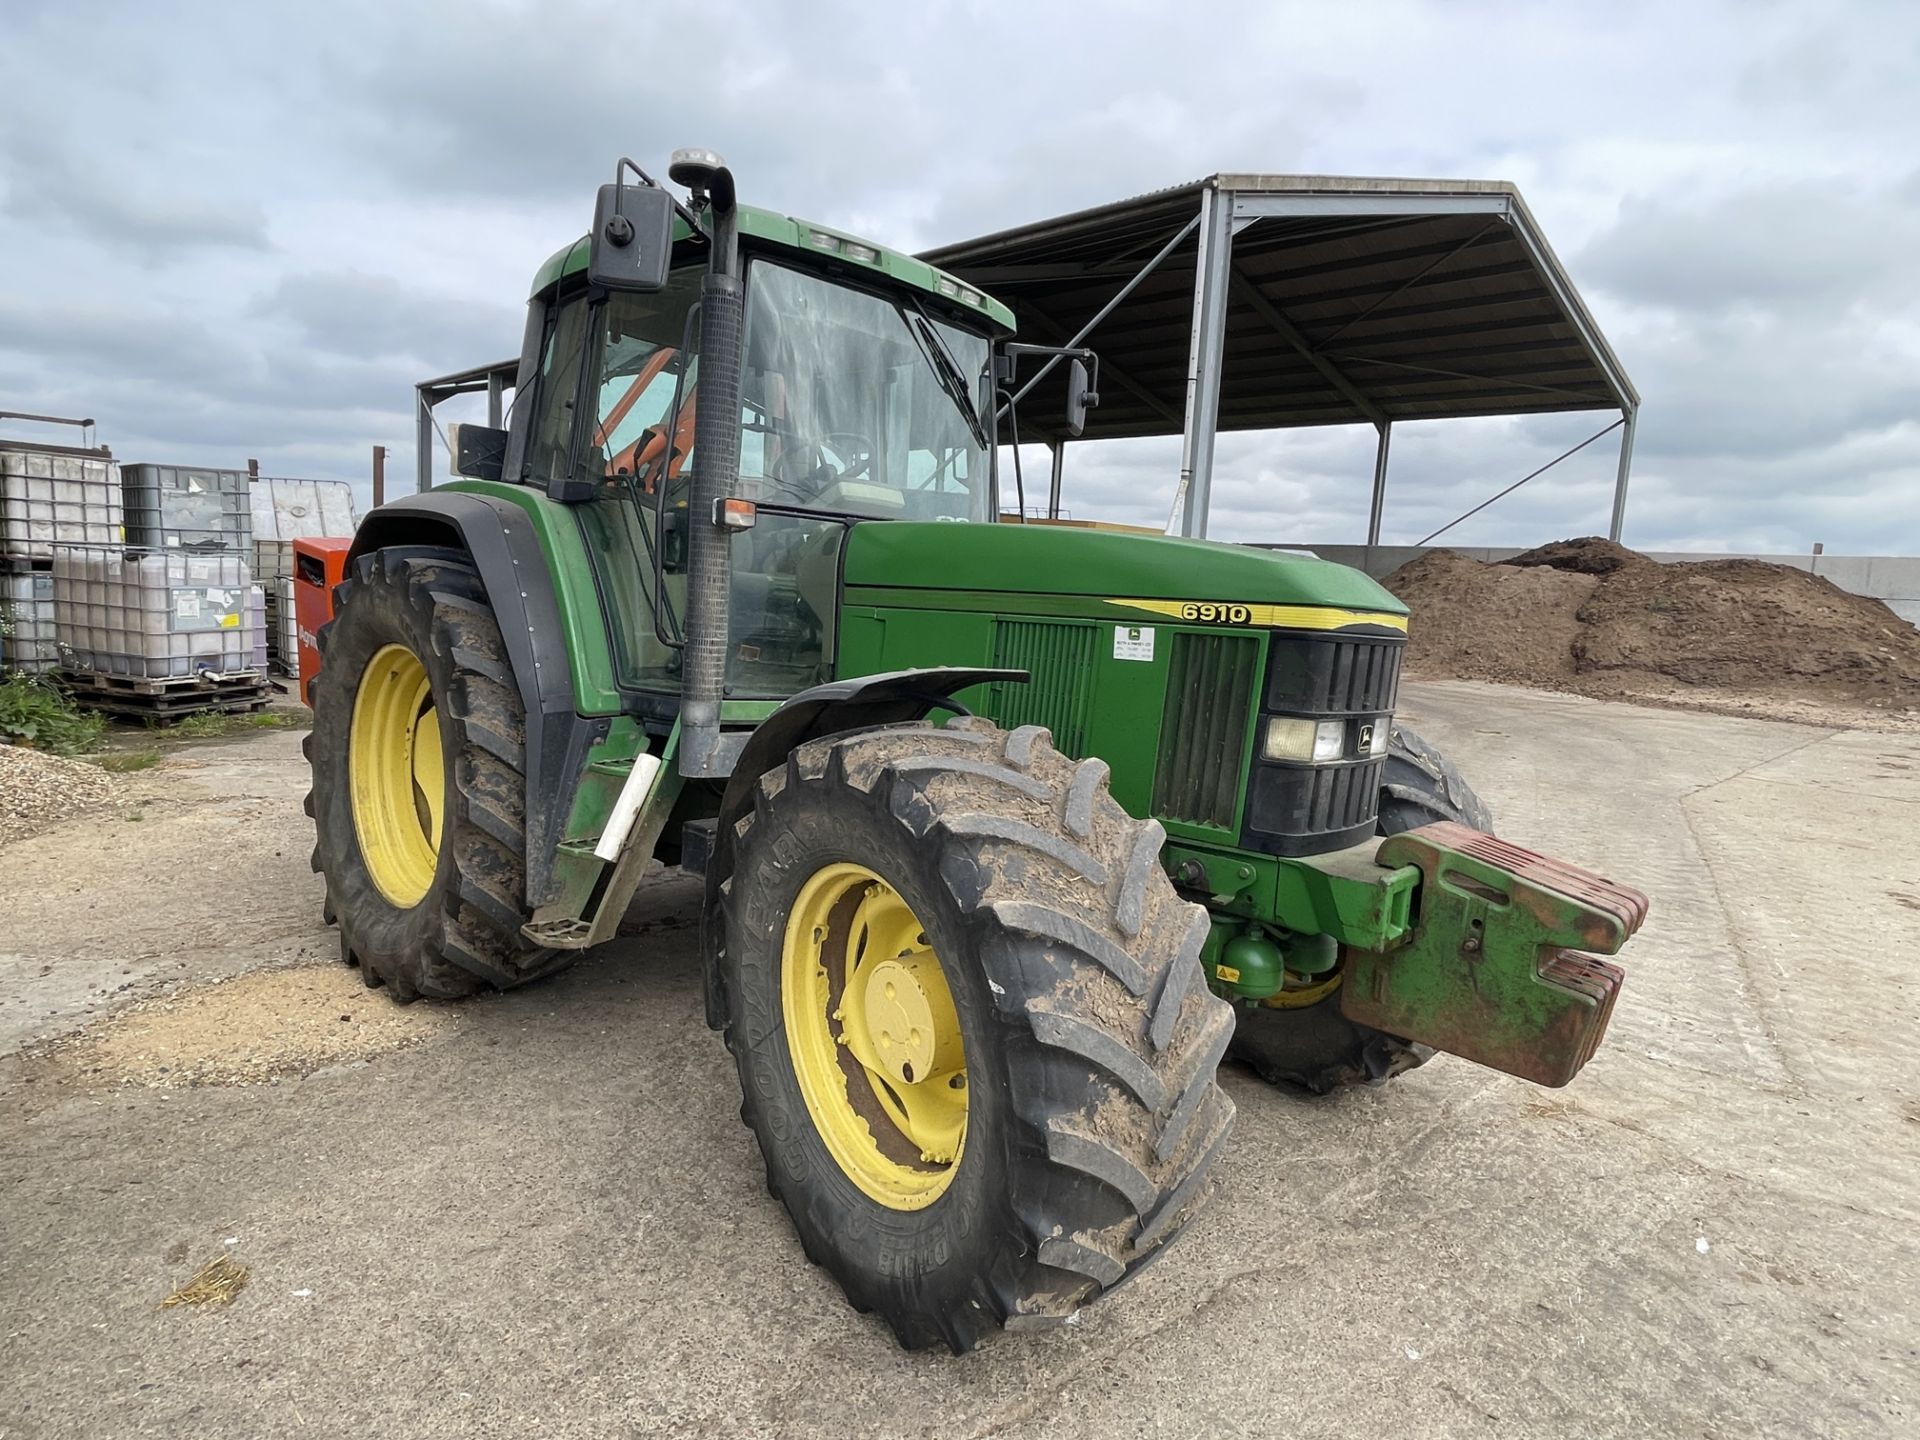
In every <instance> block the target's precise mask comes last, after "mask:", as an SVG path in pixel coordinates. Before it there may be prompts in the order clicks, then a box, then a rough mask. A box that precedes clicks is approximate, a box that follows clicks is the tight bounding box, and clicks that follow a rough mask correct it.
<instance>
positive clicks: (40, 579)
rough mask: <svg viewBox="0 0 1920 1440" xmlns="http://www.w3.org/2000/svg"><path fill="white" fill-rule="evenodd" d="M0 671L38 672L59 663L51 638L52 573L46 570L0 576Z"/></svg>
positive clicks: (31, 673)
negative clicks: (0, 652) (2, 651)
mask: <svg viewBox="0 0 1920 1440" xmlns="http://www.w3.org/2000/svg"><path fill="white" fill-rule="evenodd" d="M0 645H4V646H5V647H6V659H5V660H4V661H0V670H18V671H20V672H21V673H23V674H28V675H38V674H40V673H41V672H43V671H46V670H51V669H53V668H54V667H55V666H56V665H58V664H59V663H60V649H59V647H58V646H57V645H56V644H55V643H54V638H53V576H52V574H51V573H50V572H48V571H46V570H32V571H23V572H21V573H20V574H17V575H0Z"/></svg>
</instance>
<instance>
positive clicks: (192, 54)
mask: <svg viewBox="0 0 1920 1440" xmlns="http://www.w3.org/2000/svg"><path fill="white" fill-rule="evenodd" d="M0 9H3V10H4V13H0V54H4V55H5V56H6V57H7V62H8V66H9V68H8V79H9V86H10V89H9V100H10V102H12V103H10V105H9V107H8V108H7V110H6V111H5V112H0V252H4V253H5V254H6V255H7V257H8V264H7V267H6V269H5V272H4V274H0V391H4V393H5V394H6V395H7V396H8V397H10V398H15V399H17V400H18V401H19V406H18V408H30V409H31V408H44V409H49V410H67V409H72V410H76V411H83V412H87V413H93V414H96V415H98V416H99V417H100V418H101V421H102V426H103V433H104V434H105V436H106V438H108V439H109V440H110V441H112V442H113V443H115V444H116V446H117V447H120V448H122V453H128V452H127V450H126V449H125V447H128V446H132V447H137V448H140V449H147V450H152V451H159V450H164V451H168V452H171V453H175V454H178V455H181V456H183V457H192V458H206V459H209V460H213V459H219V458H221V457H223V456H231V455H232V454H238V455H241V456H244V455H246V454H258V455H260V456H261V457H262V459H263V460H265V461H266V462H267V463H268V464H269V465H270V466H277V467H280V468H281V469H282V472H283V473H300V472H301V471H304V472H305V473H314V474H323V475H331V476H335V477H338V478H351V479H355V480H356V481H361V482H364V476H365V472H366V455H367V447H368V446H369V445H370V444H374V443H381V444H388V445H391V446H392V447H393V448H394V452H395V454H394V462H393V463H394V469H395V473H396V474H404V473H406V472H405V467H406V454H407V448H406V447H407V446H408V445H409V444H410V442H411V437H412V415H411V410H410V406H411V400H412V396H411V386H412V384H413V383H414V382H415V381H417V380H418V379H420V378H422V377H423V376H425V375H427V374H430V373H435V372H439V371H444V370H447V369H452V368H455V367H458V366H464V365H467V364H471V363H476V362H479V361H484V360H487V359H491V358H494V357H496V356H498V355H503V354H506V353H508V352H510V351H512V350H514V349H515V348H517V345H518V341H519V337H520V316H521V314H522V311H521V304H522V300H523V298H524V293H525V291H524V285H525V281H526V279H527V278H528V276H529V275H530V274H531V272H532V269H533V266H534V265H535V264H536V263H537V262H538V260H539V259H540V258H541V256H542V255H543V254H544V253H546V251H547V250H550V249H552V248H555V247H557V246H558V245H560V244H562V243H564V242H565V241H566V240H567V239H568V238H570V237H571V236H572V235H574V234H578V233H579V232H580V230H581V229H583V228H584V225H585V221H586V218H587V216H588V214H589V212H590V207H591V203H592V189H593V187H594V186H595V185H597V184H599V183H600V182H601V181H602V180H604V179H605V178H607V176H608V174H609V171H610V166H611V162H612V160H613V159H614V157H615V156H616V155H618V154H620V153H622V152H625V153H629V154H632V155H634V156H635V158H637V159H639V160H640V161H641V163H643V164H645V165H647V166H648V167H649V168H654V167H664V163H665V158H666V152H667V151H668V150H669V149H670V148H671V147H672V146H673V145H676V144H683V143H704V144H711V145H714V146H716V147H718V148H719V149H721V150H722V151H723V152H725V153H727V154H728V155H729V157H730V159H732V160H733V161H734V164H735V167H736V171H737V172H738V173H739V175H740V176H741V182H742V186H743V193H744V194H746V195H747V196H748V197H749V198H750V199H751V200H753V201H754V202H755V203H760V204H766V205H769V206H772V207H774V208H778V209H783V210H788V211H791V212H793V213H797V214H802V215H807V216H810V217H813V218H817V219H819V220H822V221H825V222H828V223H832V224H840V225H845V226H847V227H848V228H851V229H854V230H855V231H857V232H863V233H868V234H872V235H873V236H874V237H875V238H878V239H881V240H883V241H887V242H889V243H893V244H899V245H904V246H908V247H912V248H918V247H921V246H925V245H931V244H935V243H939V242H943V241H951V240H955V239H959V238H963V237H965V236H967V235H973V234H979V233H982V232H984V231H987V230H991V229H995V228H1000V227H1002V226H1005V225H1009V224H1015V223H1020V222H1023V221H1026V220H1031V219H1037V218H1041V217H1044V216H1047V215H1050V214H1057V213H1060V212H1062V211H1065V210H1069V209H1076V208H1081V207H1084V206H1087V205H1091V204H1098V203H1101V202H1104V201H1108V200H1112V199H1115V198H1118V197H1120V196H1123V195H1127V194H1133V193H1138V192H1139V191H1142V190H1146V189H1151V188H1155V187H1158V186H1162V185H1167V184H1172V183H1177V182H1179V181H1183V180H1187V179H1191V178H1193V177H1195V176H1197V175H1201V174H1204V173H1207V172H1208V171H1211V170H1215V169H1222V168H1228V169H1233V168H1256V169H1273V170H1287V169H1299V170H1309V171H1329V172H1334V173H1362V174H1365V173H1381V174H1387V173H1402V174H1405V173H1414V174H1458V175H1468V176H1492V175H1506V176H1508V177H1509V178H1513V179H1516V180H1518V181H1519V182H1520V183H1521V184H1522V186H1523V188H1524V189H1525V191H1526V194H1527V198H1528V201H1529V203H1530V205H1531V206H1532V208H1533V209H1534V211H1535V213H1536V214H1537V215H1538V216H1539V217H1540V218H1541V220H1542V222H1543V224H1544V226H1545V228H1546V230H1547V232H1548V234H1549V235H1550V236H1551V238H1552V240H1553V243H1554V244H1555V246H1556V248H1557V249H1558V250H1559V251H1560V253H1561V254H1562V255H1563V256H1566V257H1567V258H1568V260H1569V264H1570V269H1571V270H1572V273H1573V275H1574V278H1575V280H1576V282H1577V283H1578V284H1579V285H1580V286H1581V287H1582V288H1583V290H1584V291H1585V292H1586V293H1587V295H1588V298H1589V300H1590V301H1591V303H1592V305H1593V308H1594V309H1595V311H1596V313H1597V315H1598V317H1599V319H1600V321H1601V324H1602V326H1603V327H1604V328H1605V329H1606V331H1607V333H1608V335H1609V337H1610V338H1611V339H1612V341H1613V342H1614V344H1615V347H1616V348H1617V349H1618V351H1619V352H1620V354H1621V356H1622V358H1623V360H1624V361H1625V363H1626V365H1627V368H1628V370H1629V372H1630V373H1631V374H1632V375H1633V376H1634V378H1635V380H1636V382H1637V383H1638V385H1639V387H1640V389H1641V391H1642V394H1643V396H1644V397H1645V402H1646V403H1645V410H1644V412H1643V416H1642V424H1641V431H1640V437H1639V443H1638V447H1637V461H1636V473H1635V481H1634V489H1633V502H1632V507H1631V509H1630V512H1629V532H1628V534H1629V538H1630V539H1631V540H1634V541H1635V542H1637V543H1641V544H1644V545H1650V546H1651V545H1657V544H1662V543H1677V542H1679V541H1682V540H1684V541H1686V542H1688V543H1699V544H1725V545H1730V546H1739V547H1742V548H1752V547H1756V546H1764V545H1778V546H1781V547H1786V546H1790V545H1799V544H1800V543H1802V541H1803V540H1810V539H1813V538H1819V539H1823V540H1825V541H1827V542H1828V543H1829V545H1831V546H1834V547H1836V548H1837V547H1839V546H1841V545H1849V546H1852V547H1853V548H1878V549H1885V548H1888V547H1889V546H1905V547H1908V548H1911V547H1913V546H1915V545H1920V456H1917V455H1916V453H1915V451H1916V446H1917V445H1920V435H1917V433H1916V420H1915V418H1914V417H1916V416H1920V393H1916V389H1917V386H1920V269H1916V267H1914V266H1913V264H1912V262H1911V260H1910V259H1909V258H1908V257H1909V256H1911V255H1912V254H1913V253H1916V252H1917V251H1920V246H1916V241H1920V228H1917V227H1920V174H1916V171H1915V159H1914V157H1915V156H1916V155H1920V144H1916V141H1920V113H1916V112H1915V110H1914V108H1913V105H1912V102H1911V75H1912V73H1913V71H1914V68H1915V64H1916V60H1920V12H1916V11H1915V10H1914V8H1913V7H1912V6H1911V5H1902V4H1896V3H1886V4H1865V3H1861V4H1855V5H1850V6H1848V7H1845V8H1844V9H1841V10H1835V11H1832V12H1828V11H1823V10H1815V9H1812V8H1806V9H1802V8H1798V7H1790V6H1770V7H1750V6H1743V5H1725V4H1711V3H1708V4H1702V5H1699V6H1678V7H1676V6H1671V5H1669V6H1664V7H1657V6H1652V5H1646V6H1635V5H1627V6H1624V7H1617V8H1616V9H1615V10H1612V11H1609V12H1608V13H1607V14H1606V15H1604V16H1600V15H1598V14H1590V13H1588V12H1585V11H1571V10H1565V9H1556V8H1554V7H1539V6H1520V5H1499V4H1480V5H1471V6H1458V5H1444V6H1443V5H1439V4H1434V3H1424V4H1423V3H1417V0H1410V3H1408V4H1407V5H1405V6H1403V7H1401V8H1399V9H1397V10H1395V11H1394V12H1393V17H1392V19H1391V20H1385V19H1382V18H1381V16H1380V14H1379V13H1378V12H1376V11H1374V10H1372V9H1370V8H1368V7H1344V8H1342V7H1321V8H1320V9H1318V10H1312V9H1308V10H1290V9H1276V8H1274V7H1263V6H1258V5H1254V4H1250V3H1244V0H1243V3H1238V4H1232V3H1210V0H1189V3H1186V4H1183V5H1181V6H1177V7H1173V8H1171V9H1169V8H1168V7H1164V6H1151V5H1146V4H1134V5H1127V6H1123V7H1117V8H1116V9H1114V10H1111V11H1104V12H1099V11H1089V10H1088V9H1087V8H1086V7H1073V8H1067V7H1058V8H1054V7H1046V6H1028V7H1025V8H1024V9H1022V10H1020V11H1018V12H1009V11H1005V10H994V9H992V8H990V7H981V6H977V5H943V4H938V3H930V4H927V5H922V6H915V7H908V8H907V9H904V10H902V9H901V8H900V7H893V8H891V9H890V8H888V7H884V6H874V5H872V4H871V3H866V4H852V3H839V0H820V3H819V4H816V5H810V6H805V7H793V6H783V5H775V4H771V3H749V0H727V3H716V4H709V5H699V6H657V5H656V6H626V7H610V6H605V5H589V4H586V3H584V0H551V3H542V4H532V3H498V4H489V5H486V6H484V7H480V8H478V9H476V8H475V7H473V6H471V5H457V4H455V3H453V0H430V3H423V4H420V5H409V6H392V5H384V6H383V5H376V4H372V3H359V0H340V3H339V4H337V5H335V6H331V7H327V8H325V9H314V8H311V7H308V8H304V9H303V8H298V7H284V6H256V7H251V8H243V9H235V8H233V7H228V6H215V5H211V4H196V3H193V0H181V3H179V4H177V5H169V6H165V7H153V6H134V5H131V4H123V5H118V6H109V5H106V4H102V5H100V6H84V7H83V6H74V5H71V4H69V5H57V4H52V3H28V0H15V3H13V4H10V5H7V6H5V7H0ZM290 57H291V58H290ZM76 94H82V95H84V96H85V97H86V98H85V102H84V103H83V104H71V103H69V104H64V105H63V104H62V103H61V102H62V100H63V99H67V98H70V97H72V96H73V95H76ZM46 117H53V118H51V119H49V118H46ZM449 234H452V235H455V236H456V237H457V243H456V244H451V245H449V244H446V243H444V240H445V237H446V236H448V235H449ZM126 237H131V239H129V238H126ZM436 237H437V238H436ZM1603 419H1604V417H1598V416H1584V415H1580V416H1571V417H1561V418H1559V419H1541V420H1530V421H1525V422H1502V421H1489V422H1454V423H1452V424H1448V425H1435V426H1430V427H1428V426H1405V427H1401V428H1400V430H1399V431H1398V432H1397V437H1396V441H1395V450H1394V468H1393V481H1392V488H1391V490H1390V494H1389V504H1388V512H1387V515H1388V533H1389V535H1390V536H1392V537H1394V538H1398V539H1412V538H1417V537H1418V536H1419V535H1420V534H1423V533H1425V531H1426V530H1428V529H1431V528H1433V527H1435V526H1437V525H1439V524H1442V523H1444V522H1445V521H1446V520H1448V519H1451V518H1452V517H1453V516H1454V515H1456V514H1458V513H1460V511H1462V510H1464V509H1466V508H1467V507H1468V506H1469V505H1472V504H1473V503H1475V502H1477V501H1478V500H1480V499H1484V498H1485V497H1486V496H1487V495H1489V494H1491V493H1492V492H1493V491H1495V490H1497V489H1498V488H1500V487H1501V486H1502V485H1504V484H1506V483H1509V482H1510V481H1512V480H1514V479H1517V478H1518V477H1519V476H1520V475H1522V474H1524V473H1526V471H1527V470H1529V469H1531V468H1533V466H1534V465H1537V464H1539V463H1541V462H1542V461H1544V460H1546V459H1548V458H1551V456H1552V455H1553V454H1555V453H1557V452H1558V451H1559V450H1561V449H1564V448H1565V447H1566V446H1567V445H1568V444H1571V443H1572V442H1573V441H1574V440H1577V439H1579V438H1580V437H1581V436H1582V435H1584V434H1585V433H1587V432H1588V431H1589V430H1590V429H1591V428H1594V427H1597V425H1598V424H1600V423H1602V420H1603ZM1371 445H1372V442H1371V439H1370V437H1369V435H1368V434H1367V433H1366V432H1365V431H1331V430H1329V431H1307V432H1295V433H1291V434H1278V435H1253V436H1238V435H1236V436H1226V437H1223V438H1222V440H1221V444H1220V450H1219V460H1218V473H1217V476H1216V480H1215V486H1214V494H1215V512H1214V527H1213V528H1214V533H1215V534H1216V535H1219V536H1222V537H1225V538H1258V539H1305V538H1318V539H1354V538H1357V537H1358V535H1359V534H1360V533H1361V532H1362V531H1363V529H1364V526H1365V512H1366V501H1367V489H1368V480H1369V474H1370V464H1371ZM1612 445H1613V442H1612V440H1611V439H1609V440H1606V441H1602V442H1600V443H1599V444H1596V445H1595V446H1593V447H1591V448H1590V450H1589V451H1587V452H1583V454H1582V455H1581V456H1579V457H1576V459H1575V460H1572V461H1569V462H1567V463H1566V464H1565V465H1563V466H1561V467H1559V468H1558V469H1556V470H1554V471H1552V472H1550V473H1549V474H1548V475H1547V476H1544V477H1542V478H1541V479H1540V480H1538V481H1536V482H1534V483H1533V484H1531V485H1529V486H1527V487H1526V488H1524V489H1523V490H1521V491H1519V492H1517V493H1516V494H1514V495H1512V496H1510V497H1509V498H1507V499H1506V500H1503V501H1501V502H1500V503H1499V504H1498V505H1496V506H1494V507H1493V508H1492V509H1490V510H1488V511H1486V512H1484V513H1483V514H1481V515H1479V516H1476V517H1475V518H1474V519H1473V520H1471V521H1469V522H1467V523H1466V524H1465V525H1463V526H1462V527H1461V528H1460V529H1459V530H1458V531H1456V532H1453V533H1452V534H1451V535H1450V536H1449V538H1450V539H1457V540H1459V541H1460V543H1474V542H1482V541H1484V542H1486V543H1494V542H1498V541H1509V540H1511V541H1515V542H1532V541H1537V540H1539V539H1544V538H1548V537H1549V536H1551V535H1554V534H1565V533H1573V532H1576V531H1585V530H1592V529H1595V528H1598V527H1600V526H1602V525H1604V522H1605V517H1606V513H1607V507H1608V502H1609V497H1610V491H1611V485H1612V479H1613V449H1612ZM1070 453H1071V458H1070V460H1069V465H1068V470H1067V487H1066V494H1067V502H1068V504H1069V506H1070V507H1072V508H1073V509H1074V510H1075V511H1076V512H1077V513H1081V514H1095V515H1102V514H1104V515H1108V516H1110V517H1111V518H1116V519H1127V520H1133V521H1136V522H1145V523H1150V524H1159V523H1162V522H1163V521H1164V520H1165V518H1166V511H1167V506H1168V505H1169V504H1170V502H1171V500H1172V492H1173V484H1174V478H1175V475H1176V473H1177V470H1178V464H1179V458H1178V446H1177V443H1173V442H1164V443H1163V442H1128V443H1127V444H1120V445H1088V446H1084V447H1075V448H1074V450H1073V451H1072V452H1070ZM296 467H297V468H296ZM1030 478H1033V479H1034V480H1035V489H1036V492H1037V491H1038V489H1039V488H1040V487H1042V486H1044V464H1043V463H1041V464H1036V465H1035V466H1034V467H1033V469H1032V470H1031V471H1030Z"/></svg>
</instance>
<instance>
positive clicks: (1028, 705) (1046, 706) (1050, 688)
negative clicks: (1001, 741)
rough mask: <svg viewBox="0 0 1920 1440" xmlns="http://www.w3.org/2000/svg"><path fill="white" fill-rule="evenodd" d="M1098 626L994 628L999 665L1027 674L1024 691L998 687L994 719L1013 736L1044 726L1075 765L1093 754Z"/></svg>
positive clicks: (1026, 623) (1022, 623)
mask: <svg viewBox="0 0 1920 1440" xmlns="http://www.w3.org/2000/svg"><path fill="white" fill-rule="evenodd" d="M1095 633H1096V627H1095V626H1092V625H1073V624H1066V625H1063V624H1060V623H1058V622H1055V621H1045V620H1002V621H1001V622H1000V623H999V624H998V625H997V626H995V627H994V636H993V663H994V665H995V666H996V667H998V668H1000V669H1005V670H1025V671H1027V672H1028V673H1029V674H1030V675H1031V676H1032V679H1030V680H1029V681H1028V682H1027V683H1026V684H1024V685H996V686H995V687H994V696H993V713H994V718H995V719H996V720H998V721H999V722H1000V724H1002V725H1004V726H1005V727H1006V728H1007V729H1009V730H1011V729H1013V728H1014V727H1016V726H1019V725H1044V726H1046V727H1047V729H1048V730H1050V731H1052V732H1053V745H1054V748H1055V749H1056V750H1058V751H1060V752H1061V753H1062V754H1064V755H1068V756H1071V757H1072V758H1073V759H1075V760H1079V759H1082V758H1084V757H1085V755H1086V753H1087V717H1088V715H1089V713H1090V712H1091V709H1092V694H1093V639H1094V635H1095Z"/></svg>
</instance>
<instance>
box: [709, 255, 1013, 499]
mask: <svg viewBox="0 0 1920 1440" xmlns="http://www.w3.org/2000/svg"><path fill="white" fill-rule="evenodd" d="M747 297H748V298H747V334H746V365H745V373H744V375H743V376H742V377H741V390H740V393H741V399H742V408H743V411H744V414H743V416H742V420H741V424H742V434H741V437H740V484H739V488H738V493H739V494H740V495H741V496H743V497H744V498H746V499H749V500H755V501H758V502H759V503H760V504H762V505H790V506H794V507H796V508H801V509H808V510H828V511H835V512H839V513H842V514H849V515H868V516H875V517H880V518H888V519H905V520H939V519H947V520H989V519H991V518H992V494H991V490H992V486H991V483H990V481H989V477H988V473H987V447H986V446H985V445H984V444H983V443H982V441H981V438H980V429H981V427H980V420H979V418H978V417H979V415H980V414H982V413H984V412H985V410H986V405H987V396H988V393H989V392H988V385H989V383H990V382H989V371H988V361H989V351H990V347H989V344H988V341H987V338H986V337H985V336H984V335H976V334H972V333H970V332H968V331H965V330H961V329H959V328H957V327H955V326H952V325H948V324H946V323H945V322H943V321H940V320H936V319H933V318H932V317H931V316H928V315H926V314H925V313H924V312H923V311H922V310H920V308H919V307H918V304H917V302H916V301H915V300H913V299H910V298H909V299H887V298H883V297H881V296H879V295H874V294H870V293H868V292H867V291H864V290H853V289H849V288H848V287H847V286H845V285H843V284H839V283H836V282H835V281H832V280H827V279H823V278H821V277H819V276H816V275H811V274H807V273H805V272H803V271H799V270H791V269H788V268H787V267H786V266H784V265H779V264H775V263H774V262H772V261H770V260H761V261H758V262H757V263H756V264H755V265H754V266H753V270H752V273H751V275H750V276H749V283H748V287H747Z"/></svg>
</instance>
